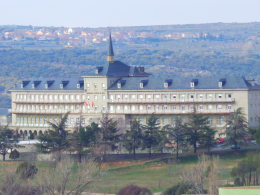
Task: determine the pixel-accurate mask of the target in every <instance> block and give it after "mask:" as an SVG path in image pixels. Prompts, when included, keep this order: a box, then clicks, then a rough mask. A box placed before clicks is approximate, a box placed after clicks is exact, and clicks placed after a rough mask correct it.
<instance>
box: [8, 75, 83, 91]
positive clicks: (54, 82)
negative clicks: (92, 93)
mask: <svg viewBox="0 0 260 195" xmlns="http://www.w3.org/2000/svg"><path fill="white" fill-rule="evenodd" d="M35 81H37V83H38V84H37V85H34V88H33V85H32V84H34V83H35ZM22 83H24V82H23V81H22V82H21V83H19V84H18V85H16V86H15V87H13V88H12V89H10V90H22V91H28V90H29V91H32V90H45V91H47V90H61V91H66V90H73V91H81V90H84V81H83V78H75V79H71V78H70V79H67V78H56V79H48V78H45V79H29V80H27V81H26V83H27V84H26V85H23V87H22V86H21V84H22ZM78 83H79V84H80V88H77V84H78ZM82 83H83V84H82ZM45 84H48V88H46V86H45ZM60 84H63V88H62V89H61V87H60Z"/></svg>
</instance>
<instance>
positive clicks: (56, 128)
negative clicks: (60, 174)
mask: <svg viewBox="0 0 260 195" xmlns="http://www.w3.org/2000/svg"><path fill="white" fill-rule="evenodd" d="M68 115H69V112H67V113H66V114H65V115H64V116H63V117H62V118H61V120H60V122H59V123H58V124H54V123H51V122H48V123H49V124H50V126H51V129H50V130H48V133H47V134H42V135H39V136H37V139H38V140H39V141H40V143H36V144H35V146H36V149H37V150H38V152H40V153H45V154H48V153H53V152H55V151H59V153H60V152H61V151H62V150H66V149H67V148H68V147H69V140H68V139H67V135H68V131H66V127H65V125H66V121H67V118H68ZM59 160H60V159H59Z"/></svg>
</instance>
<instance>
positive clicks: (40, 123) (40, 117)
mask: <svg viewBox="0 0 260 195" xmlns="http://www.w3.org/2000/svg"><path fill="white" fill-rule="evenodd" d="M40 125H42V117H40Z"/></svg>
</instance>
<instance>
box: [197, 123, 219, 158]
mask: <svg viewBox="0 0 260 195" xmlns="http://www.w3.org/2000/svg"><path fill="white" fill-rule="evenodd" d="M216 132H217V131H216V130H215V129H213V128H212V127H209V126H205V127H204V129H203V130H202V135H201V139H200V141H199V142H200V144H202V145H203V146H204V147H206V148H207V149H208V153H209V152H210V148H211V147H214V146H215V145H216V144H217V141H216V139H215V134H216Z"/></svg>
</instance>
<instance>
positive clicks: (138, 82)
mask: <svg viewBox="0 0 260 195" xmlns="http://www.w3.org/2000/svg"><path fill="white" fill-rule="evenodd" d="M150 75H151V74H149V73H146V72H145V70H144V67H135V66H128V65H126V64H124V63H122V62H120V61H117V60H114V52H113V46H112V40H111V35H110V37H109V45H108V54H107V63H106V64H105V65H104V66H98V67H96V68H95V70H94V71H93V72H92V73H90V74H89V75H86V76H82V77H81V78H77V79H71V78H70V79H66V78H59V79H39V80H37V79H32V80H26V81H22V83H20V84H19V85H15V86H14V88H13V89H11V90H10V91H11V96H12V109H10V110H9V112H10V113H12V124H11V125H10V126H12V127H14V128H17V129H18V128H19V130H18V133H20V134H23V133H25V135H27V133H29V132H30V131H31V132H34V133H36V134H39V133H44V132H46V130H48V128H49V125H48V123H47V121H50V122H58V121H59V120H60V118H61V117H62V116H63V115H64V114H65V113H67V112H68V111H70V114H69V117H68V121H67V124H66V125H67V127H68V129H69V130H71V131H75V130H77V128H78V126H79V124H80V123H81V125H82V126H86V125H89V124H90V123H91V122H97V123H99V121H100V120H101V118H102V115H103V114H109V115H110V116H111V117H113V118H115V119H116V120H118V121H119V125H120V128H121V129H122V131H123V130H124V129H126V128H129V121H131V119H133V118H135V117H137V118H138V119H139V121H140V122H141V124H145V123H146V120H147V118H149V116H150V115H151V114H152V113H155V114H156V115H157V117H158V118H159V119H158V120H159V121H158V122H160V124H161V125H166V124H172V125H174V121H175V117H176V116H178V115H183V116H184V118H185V117H186V118H187V116H186V115H187V114H188V113H190V112H192V111H193V109H194V108H196V110H197V111H198V112H201V113H205V114H207V115H208V116H209V124H211V125H212V126H213V127H214V128H216V129H217V130H218V134H220V133H222V132H223V130H224V127H225V122H226V119H227V117H228V116H229V115H230V113H232V112H234V110H236V109H237V108H239V107H243V108H244V109H245V114H246V117H247V119H248V122H249V124H250V126H253V127H256V126H258V125H259V124H258V118H257V116H260V85H257V84H256V83H255V81H254V80H246V79H245V78H244V77H234V76H229V77H226V78H222V77H221V78H217V77H201V78H165V79H158V78H151V77H150ZM216 136H218V135H216Z"/></svg>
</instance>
